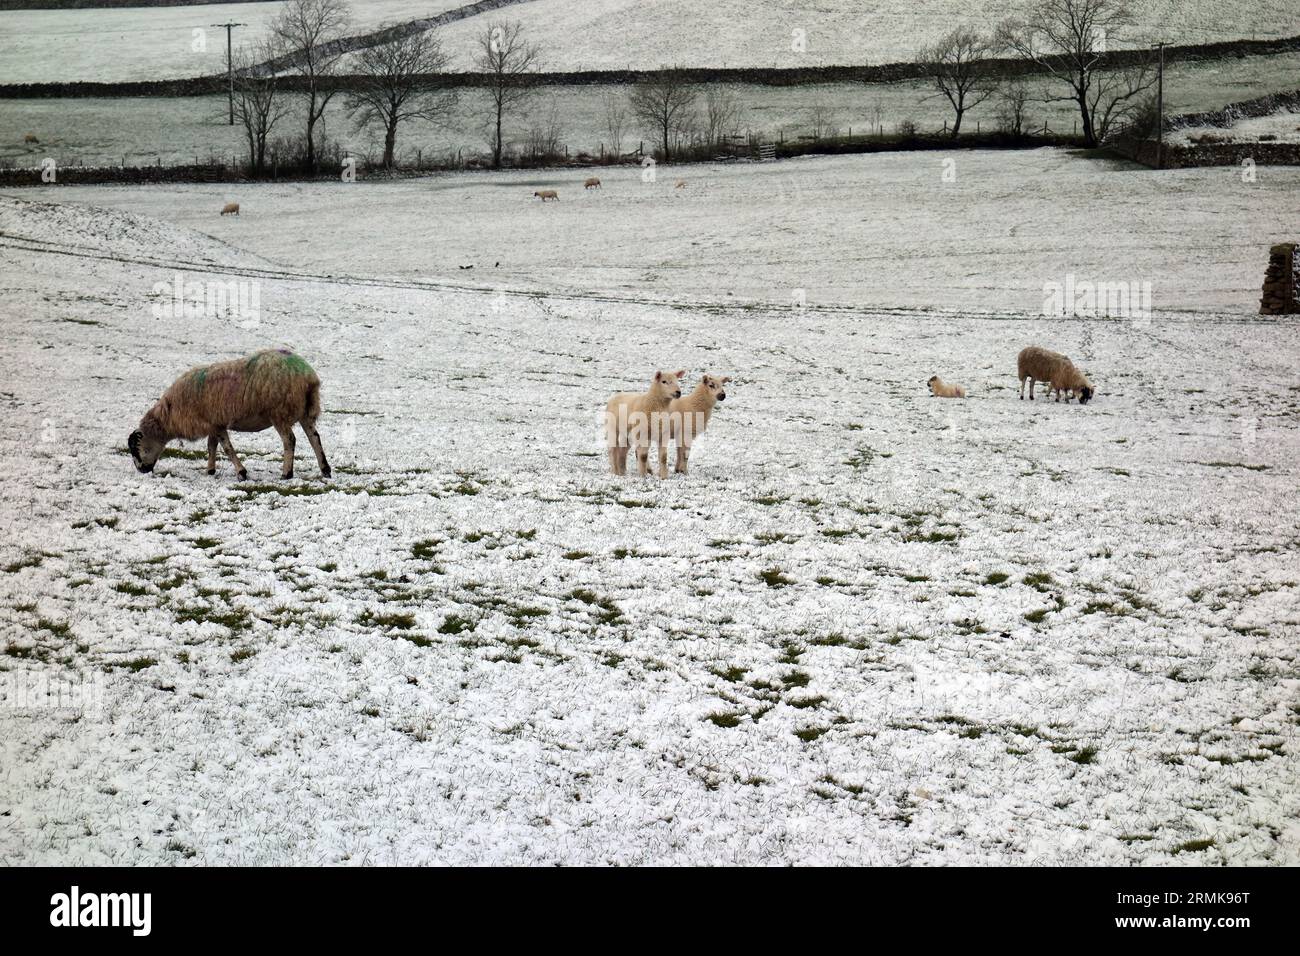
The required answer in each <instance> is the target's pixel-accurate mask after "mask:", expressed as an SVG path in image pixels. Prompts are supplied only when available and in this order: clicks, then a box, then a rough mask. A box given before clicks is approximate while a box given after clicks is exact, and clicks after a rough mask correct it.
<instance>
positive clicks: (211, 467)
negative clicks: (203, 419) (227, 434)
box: [208, 432, 217, 475]
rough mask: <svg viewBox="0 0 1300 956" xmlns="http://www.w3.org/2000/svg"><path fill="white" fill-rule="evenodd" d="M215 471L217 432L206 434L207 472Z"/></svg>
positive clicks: (211, 473) (212, 472)
mask: <svg viewBox="0 0 1300 956" xmlns="http://www.w3.org/2000/svg"><path fill="white" fill-rule="evenodd" d="M216 473H217V433H216V432H213V433H212V434H211V435H209V436H208V474H209V475H215V474H216Z"/></svg>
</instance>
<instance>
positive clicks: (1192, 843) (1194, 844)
mask: <svg viewBox="0 0 1300 956" xmlns="http://www.w3.org/2000/svg"><path fill="white" fill-rule="evenodd" d="M1212 846H1214V840H1213V838H1208V839H1205V840H1188V841H1187V842H1186V843H1180V844H1178V846H1176V847H1174V848H1173V849H1172V850H1170V851H1169V852H1170V853H1172V854H1173V855H1174V856H1177V855H1178V854H1179V853H1199V852H1200V851H1201V850H1208V849H1209V848H1210V847H1212Z"/></svg>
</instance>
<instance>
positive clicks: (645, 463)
mask: <svg viewBox="0 0 1300 956" xmlns="http://www.w3.org/2000/svg"><path fill="white" fill-rule="evenodd" d="M636 472H637V474H638V475H640V476H641V477H643V478H644V477H645V476H646V475H648V474H649V473H650V443H649V442H646V444H644V445H640V444H638V445H637V446H636Z"/></svg>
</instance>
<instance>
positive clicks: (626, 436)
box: [605, 369, 686, 478]
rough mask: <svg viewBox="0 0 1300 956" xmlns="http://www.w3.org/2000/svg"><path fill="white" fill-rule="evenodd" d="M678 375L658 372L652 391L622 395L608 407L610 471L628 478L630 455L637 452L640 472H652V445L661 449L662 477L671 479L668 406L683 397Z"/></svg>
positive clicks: (607, 430) (607, 431)
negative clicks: (632, 449) (634, 451)
mask: <svg viewBox="0 0 1300 956" xmlns="http://www.w3.org/2000/svg"><path fill="white" fill-rule="evenodd" d="M685 374H686V370H685V369H681V370H679V371H676V372H655V377H654V380H653V381H652V382H651V383H650V388H649V390H647V391H645V392H619V393H618V394H617V395H615V396H614V397H613V398H611V399H610V400H609V402H608V403H607V404H606V405H605V446H606V448H607V449H608V451H609V466H610V470H611V471H612V472H613V473H614V474H616V475H626V474H627V452H628V449H629V448H636V463H637V472H638V473H639V474H641V475H645V474H648V473H649V470H650V443H651V442H652V441H653V442H656V443H658V445H659V477H660V478H667V477H668V439H669V427H668V406H669V404H670V403H671V402H672V400H673V399H674V398H681V397H682V381H681V380H682V376H683V375H685Z"/></svg>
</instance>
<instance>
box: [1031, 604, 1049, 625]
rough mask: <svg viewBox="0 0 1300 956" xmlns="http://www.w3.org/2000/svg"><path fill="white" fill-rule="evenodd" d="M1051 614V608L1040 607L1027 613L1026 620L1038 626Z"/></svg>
mask: <svg viewBox="0 0 1300 956" xmlns="http://www.w3.org/2000/svg"><path fill="white" fill-rule="evenodd" d="M1051 613H1052V609H1051V608H1050V607H1040V608H1038V609H1037V610H1034V611H1027V612H1026V613H1025V620H1026V621H1028V622H1029V623H1030V624H1038V623H1040V622H1041V621H1042V620H1043V618H1045V617H1047V615H1048V614H1051Z"/></svg>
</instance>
